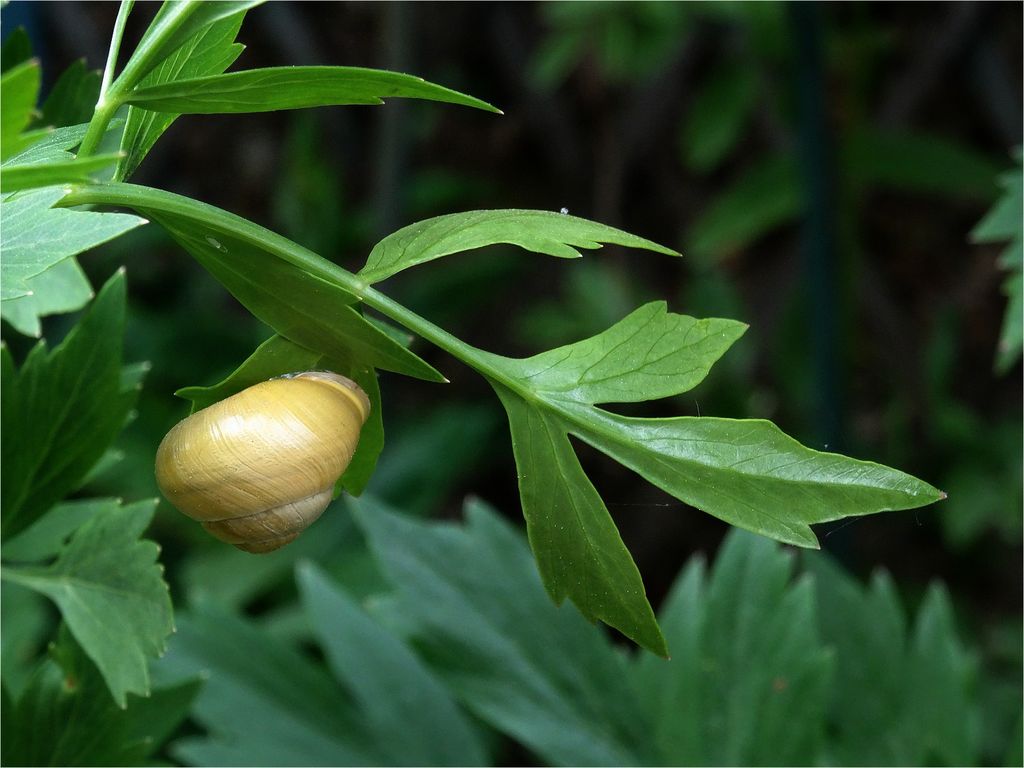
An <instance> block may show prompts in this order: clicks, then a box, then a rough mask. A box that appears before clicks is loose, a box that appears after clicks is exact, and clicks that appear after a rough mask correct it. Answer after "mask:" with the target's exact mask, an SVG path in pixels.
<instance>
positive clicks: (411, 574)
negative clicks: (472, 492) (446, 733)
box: [352, 498, 651, 765]
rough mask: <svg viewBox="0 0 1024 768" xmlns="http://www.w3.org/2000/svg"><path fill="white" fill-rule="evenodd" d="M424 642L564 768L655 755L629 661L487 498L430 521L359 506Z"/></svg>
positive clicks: (490, 718) (642, 760) (478, 701)
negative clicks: (556, 600) (557, 590)
mask: <svg viewBox="0 0 1024 768" xmlns="http://www.w3.org/2000/svg"><path fill="white" fill-rule="evenodd" d="M352 506H353V507H354V508H355V510H356V518H357V520H358V522H359V524H360V526H361V527H362V528H363V530H364V531H365V532H366V534H367V537H368V539H369V542H370V547H371V549H372V550H373V553H374V555H375V556H376V558H377V559H378V561H379V562H380V564H381V566H382V567H383V569H384V571H385V573H386V575H387V577H388V579H389V580H390V581H391V582H392V583H393V584H394V585H395V587H396V589H397V590H398V596H399V610H400V611H401V616H402V619H403V621H404V622H409V625H410V627H411V630H412V632H413V638H414V640H415V644H416V647H417V648H418V649H419V650H420V652H421V654H422V655H423V657H424V658H425V659H426V660H427V661H428V662H429V663H430V665H431V666H432V667H433V668H434V669H435V670H436V671H437V672H438V674H440V675H441V676H442V677H443V678H444V679H445V680H446V682H447V683H448V685H449V686H450V687H451V688H452V690H453V691H454V692H455V694H456V695H457V696H458V697H459V699H461V700H462V701H463V702H464V703H465V705H466V706H467V707H468V708H469V709H470V710H471V711H472V712H473V713H474V714H476V715H477V716H478V717H480V718H481V719H482V720H484V721H485V722H487V723H489V724H491V725H493V726H494V727H495V728H498V729H499V730H500V731H502V732H504V733H507V734H509V735H511V736H513V737H514V738H515V739H516V740H518V741H520V742H521V743H523V744H525V745H526V746H528V747H529V748H530V749H531V750H533V751H534V752H535V753H536V754H537V755H539V756H540V757H541V758H542V759H543V760H544V761H546V762H549V763H552V764H556V765H636V764H649V763H650V762H651V760H650V757H649V754H650V753H649V751H648V741H647V738H646V734H645V729H644V724H643V722H642V720H641V719H640V718H639V717H638V713H639V712H640V704H639V701H638V699H637V698H636V696H635V694H634V692H633V690H632V689H631V687H630V685H629V684H628V681H627V679H626V667H625V664H624V659H623V658H622V657H621V656H620V655H619V654H618V652H617V651H615V650H614V648H613V647H612V645H611V644H610V643H609V641H608V639H607V637H606V636H605V635H604V634H603V633H602V632H600V631H598V630H597V628H595V627H593V626H592V625H589V624H588V623H587V622H586V621H585V620H584V619H583V618H582V617H581V616H580V614H579V613H578V612H577V611H576V610H575V609H573V608H572V607H571V606H563V607H562V608H555V607H554V606H553V605H552V604H551V602H550V601H549V600H548V599H547V596H546V595H545V593H544V589H543V588H542V586H541V584H540V581H539V580H538V579H537V574H536V570H535V569H534V567H533V564H532V562H531V559H530V553H529V551H528V549H527V547H526V546H525V544H524V542H523V540H522V537H521V536H520V535H518V534H517V533H516V532H515V531H514V530H512V529H511V528H510V527H509V526H508V525H507V524H506V523H504V522H502V521H501V520H500V519H499V518H498V517H497V515H496V514H495V513H494V512H493V511H491V510H490V509H489V508H487V507H486V506H485V505H483V504H482V503H480V502H475V501H474V502H469V503H468V504H467V507H466V515H467V523H466V525H464V526H453V525H451V524H444V523H424V522H418V521H414V520H411V519H408V518H404V517H401V516H399V515H396V514H394V513H392V512H390V511H388V510H387V509H386V508H384V507H383V506H382V505H381V504H379V503H377V502H373V501H372V500H369V499H366V498H364V499H362V500H360V501H359V502H358V503H355V502H353V503H352Z"/></svg>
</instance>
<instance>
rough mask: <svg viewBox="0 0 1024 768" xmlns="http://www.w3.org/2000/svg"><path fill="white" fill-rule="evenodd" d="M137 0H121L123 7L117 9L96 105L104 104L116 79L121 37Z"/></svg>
mask: <svg viewBox="0 0 1024 768" xmlns="http://www.w3.org/2000/svg"><path fill="white" fill-rule="evenodd" d="M133 5H135V0H121V7H120V8H118V9H117V18H116V19H115V20H114V33H113V36H112V37H111V39H110V49H109V50H108V51H107V65H106V66H105V67H104V68H103V80H102V82H101V83H100V97H99V100H98V101H97V102H96V106H97V107H99V106H102V105H103V101H104V96H105V95H106V93H107V91H108V90H109V89H110V84H111V83H112V82H113V80H114V71H115V70H116V69H117V57H118V54H119V53H120V51H121V39H122V38H123V37H124V28H125V25H126V24H127V23H128V14H129V13H131V12H132V6H133Z"/></svg>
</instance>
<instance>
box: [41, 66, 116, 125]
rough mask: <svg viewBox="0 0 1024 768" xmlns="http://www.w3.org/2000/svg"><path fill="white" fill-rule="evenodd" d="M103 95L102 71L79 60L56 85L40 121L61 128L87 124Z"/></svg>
mask: <svg viewBox="0 0 1024 768" xmlns="http://www.w3.org/2000/svg"><path fill="white" fill-rule="evenodd" d="M99 96H100V72H99V70H96V69H89V68H88V67H87V66H86V64H85V59H78V60H77V61H75V62H74V63H73V64H72V65H71V66H70V67H68V68H67V69H65V70H64V72H63V73H62V74H61V76H60V77H58V78H57V82H56V83H54V84H53V88H51V89H50V95H49V96H47V97H46V101H45V102H43V112H42V115H40V117H39V119H38V121H37V124H38V125H40V126H44V125H47V126H52V127H55V128H60V127H62V126H68V125H77V124H80V123H87V122H89V120H90V119H91V118H92V114H93V110H94V108H95V106H96V102H97V100H98V99H99Z"/></svg>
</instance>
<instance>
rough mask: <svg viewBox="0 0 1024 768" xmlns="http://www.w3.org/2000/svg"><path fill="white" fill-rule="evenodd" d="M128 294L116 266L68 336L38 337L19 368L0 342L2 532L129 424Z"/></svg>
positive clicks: (40, 506)
mask: <svg viewBox="0 0 1024 768" xmlns="http://www.w3.org/2000/svg"><path fill="white" fill-rule="evenodd" d="M124 294H125V287H124V275H123V273H120V272H119V273H117V274H116V275H115V276H114V277H112V278H111V279H110V280H109V281H108V282H107V284H106V285H105V286H104V288H103V290H101V291H100V294H99V295H98V296H97V297H96V300H95V301H94V302H93V305H92V306H91V307H90V309H89V311H88V312H87V313H86V315H85V316H84V318H83V319H82V321H81V322H80V323H79V324H78V326H76V327H75V328H74V329H73V330H72V331H71V333H69V334H68V336H67V337H66V338H65V339H64V341H63V342H62V343H61V344H60V345H59V346H57V347H56V348H55V349H54V350H53V351H52V352H48V351H47V350H46V345H45V343H43V342H40V343H39V344H37V345H36V346H35V347H34V348H33V350H32V352H30V353H29V355H28V357H27V359H26V360H25V362H24V364H23V365H22V367H21V370H20V371H17V370H15V367H14V361H13V359H12V357H11V354H10V352H9V350H7V349H6V348H3V349H2V350H0V357H2V359H3V381H2V408H0V428H2V431H3V433H4V434H5V435H7V436H8V437H7V438H5V439H4V441H3V443H2V455H3V467H4V482H3V484H2V486H0V495H2V509H3V518H2V532H3V537H4V539H5V540H6V539H8V538H9V537H11V536H12V535H14V534H16V533H18V532H19V531H22V530H24V529H25V528H27V527H28V526H29V525H31V524H32V523H33V522H34V521H35V520H36V519H37V518H39V517H40V516H41V515H42V514H43V513H44V512H46V511H47V510H48V509H49V508H50V507H52V506H53V505H54V504H56V503H57V502H58V501H60V500H61V499H63V498H64V497H65V496H66V495H67V493H68V492H69V491H70V490H72V489H73V488H75V487H77V485H78V483H79V482H80V481H81V480H82V478H83V477H84V476H85V474H86V473H87V472H88V471H89V469H90V468H91V467H92V466H93V465H94V464H95V463H96V461H97V460H98V459H99V458H100V457H101V456H102V455H103V452H104V451H105V450H106V449H107V447H108V446H109V445H110V443H111V442H112V441H113V439H114V437H115V436H116V435H117V433H118V432H119V431H120V430H121V428H122V426H123V425H124V422H125V418H126V416H127V414H128V412H129V411H130V410H131V408H132V405H133V404H134V402H135V398H136V396H137V391H136V390H134V389H133V388H130V387H129V388H126V387H123V386H122V381H121V374H122V368H121V343H122V342H121V340H122V336H123V333H124V300H125V299H124Z"/></svg>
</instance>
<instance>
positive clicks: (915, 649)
mask: <svg viewBox="0 0 1024 768" xmlns="http://www.w3.org/2000/svg"><path fill="white" fill-rule="evenodd" d="M805 558H806V562H807V567H808V570H810V571H811V573H813V574H814V577H815V581H816V583H817V589H818V617H819V620H820V622H821V633H822V636H823V638H824V640H825V641H826V642H827V643H829V644H830V645H832V646H834V647H835V650H836V667H835V670H836V678H835V684H834V685H833V686H832V688H831V697H832V704H831V707H830V711H831V719H832V723H831V727H832V729H833V731H834V735H833V737H832V738H831V739H830V754H829V755H827V761H828V762H830V763H833V764H858V765H924V764H936V762H938V763H939V764H950V765H963V764H973V763H976V759H977V756H976V754H975V752H974V751H975V745H976V728H977V714H976V712H975V711H974V709H973V703H972V702H971V700H970V698H969V687H968V686H969V683H970V662H969V659H968V658H967V656H966V654H965V653H964V651H963V650H962V648H961V647H960V644H959V641H958V639H957V637H956V632H955V630H954V628H953V624H952V621H951V617H950V616H949V612H948V606H945V605H944V604H943V603H944V601H945V598H944V597H943V596H941V595H937V594H936V593H935V591H934V590H933V592H932V593H931V594H930V596H929V597H928V598H927V599H926V601H925V604H924V605H923V606H922V608H921V610H920V611H919V613H918V618H917V622H916V627H915V629H914V631H913V634H912V635H910V636H908V635H909V634H910V633H908V631H907V624H908V622H907V618H906V616H905V613H904V610H903V608H902V606H901V605H900V601H899V598H898V597H897V596H896V591H895V587H894V586H893V583H892V581H891V579H890V578H889V577H888V575H887V574H885V573H884V572H878V573H876V574H875V576H874V577H873V578H872V581H871V584H870V586H869V587H866V588H865V587H862V586H861V585H860V584H858V583H857V582H856V581H855V580H854V579H852V578H851V577H850V576H848V575H847V574H845V573H844V572H843V571H842V570H841V569H840V568H839V567H838V566H836V565H835V564H833V563H832V562H831V561H830V560H829V559H828V558H827V557H825V556H824V555H813V556H811V555H805Z"/></svg>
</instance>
